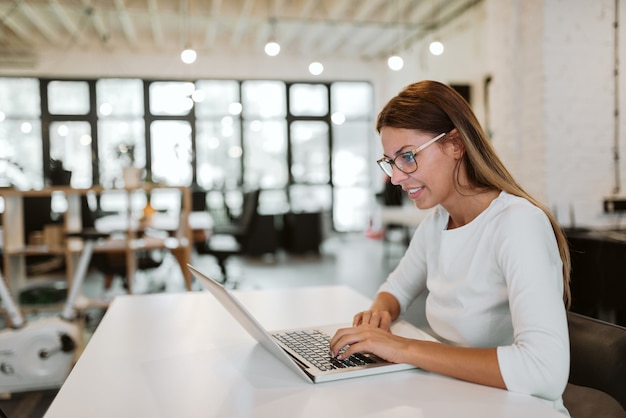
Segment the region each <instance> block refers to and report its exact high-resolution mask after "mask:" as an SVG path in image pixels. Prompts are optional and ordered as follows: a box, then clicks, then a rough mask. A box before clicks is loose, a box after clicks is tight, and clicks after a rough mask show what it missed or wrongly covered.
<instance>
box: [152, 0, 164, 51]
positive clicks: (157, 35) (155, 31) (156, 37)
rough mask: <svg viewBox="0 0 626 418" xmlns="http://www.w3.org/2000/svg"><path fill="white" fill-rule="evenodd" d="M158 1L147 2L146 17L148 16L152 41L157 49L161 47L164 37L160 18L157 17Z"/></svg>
mask: <svg viewBox="0 0 626 418" xmlns="http://www.w3.org/2000/svg"><path fill="white" fill-rule="evenodd" d="M157 1H158V0H148V15H149V16H150V31H151V32H152V40H153V41H154V44H155V45H156V46H157V47H158V46H160V45H163V43H164V39H165V37H164V36H163V27H162V26H161V18H160V17H159V5H158V3H157Z"/></svg>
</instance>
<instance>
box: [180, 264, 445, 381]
mask: <svg viewBox="0 0 626 418" xmlns="http://www.w3.org/2000/svg"><path fill="white" fill-rule="evenodd" d="M187 267H188V268H189V270H190V271H191V273H192V274H193V275H194V276H195V277H196V279H198V281H199V282H200V283H201V284H202V286H203V287H204V288H206V290H208V291H209V292H210V293H211V294H213V296H215V298H216V299H217V300H218V301H219V302H220V303H221V304H222V305H223V306H224V308H225V309H226V310H227V311H228V312H229V313H230V314H231V315H232V316H233V317H234V318H235V319H236V320H237V321H238V322H239V324H241V326H242V327H243V328H244V329H245V330H246V331H248V333H249V334H250V335H251V336H252V337H253V338H255V339H256V340H257V341H258V342H259V343H260V344H261V345H262V346H263V347H264V348H265V349H266V350H267V351H269V352H270V353H272V354H273V355H274V356H275V357H276V358H278V359H279V360H280V361H281V362H283V363H284V364H285V365H287V366H288V367H289V368H290V369H291V370H293V371H294V372H295V373H297V374H298V375H299V376H301V377H302V378H303V379H305V380H307V381H309V382H313V383H321V382H329V381H334V380H340V379H347V378H353V377H361V376H369V375H373V374H381V373H388V372H395V371H400V370H407V369H414V368H416V366H413V365H410V364H396V363H390V362H388V361H385V360H383V359H381V358H379V357H376V356H374V355H372V354H361V353H359V354H355V355H353V356H350V357H349V358H347V359H345V360H337V359H335V358H334V357H333V356H332V355H331V354H330V347H329V341H330V338H331V337H332V336H333V335H334V334H335V332H336V331H337V329H339V328H346V327H350V326H351V325H342V326H338V325H334V326H333V325H325V326H319V327H307V328H306V329H289V330H282V331H271V332H270V331H267V330H266V329H265V328H264V327H263V326H262V325H261V324H260V323H259V322H258V321H257V320H256V319H255V318H254V317H253V316H252V314H250V312H248V310H247V309H246V308H245V307H244V306H243V305H242V304H241V302H239V300H237V298H236V297H235V296H234V295H233V294H232V293H231V292H230V291H229V290H228V289H226V288H225V287H224V286H223V285H222V284H221V283H219V282H217V281H215V280H213V279H211V278H210V277H208V276H207V275H205V274H204V273H202V272H200V271H199V270H198V269H196V268H195V267H193V266H191V265H189V264H188V265H187ZM391 331H392V332H393V333H394V334H397V335H401V336H403V337H407V338H413V339H420V340H427V341H436V340H435V339H434V338H433V337H431V336H430V335H429V334H427V333H425V332H423V331H421V330H420V329H418V328H416V327H414V326H413V325H411V324H410V323H408V322H406V321H396V322H394V324H393V325H392V327H391Z"/></svg>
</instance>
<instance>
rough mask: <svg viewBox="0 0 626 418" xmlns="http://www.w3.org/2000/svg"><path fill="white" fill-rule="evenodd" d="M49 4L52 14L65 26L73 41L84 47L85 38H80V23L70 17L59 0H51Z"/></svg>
mask: <svg viewBox="0 0 626 418" xmlns="http://www.w3.org/2000/svg"><path fill="white" fill-rule="evenodd" d="M49 4H50V9H52V13H54V15H55V16H56V17H57V19H58V20H59V22H61V25H63V27H64V28H65V30H66V31H67V32H68V33H69V34H70V36H71V38H72V41H73V42H76V43H78V44H80V45H83V44H84V43H85V37H83V36H80V28H79V26H78V23H76V22H75V21H74V19H72V18H71V17H70V15H69V14H68V13H67V12H66V11H65V8H64V7H63V6H61V4H60V3H59V1H58V0H49Z"/></svg>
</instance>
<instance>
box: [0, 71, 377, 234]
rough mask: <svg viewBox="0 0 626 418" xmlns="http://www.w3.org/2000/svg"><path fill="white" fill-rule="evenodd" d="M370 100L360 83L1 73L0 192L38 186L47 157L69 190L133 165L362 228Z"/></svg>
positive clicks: (227, 195)
mask: <svg viewBox="0 0 626 418" xmlns="http://www.w3.org/2000/svg"><path fill="white" fill-rule="evenodd" d="M40 92H43V93H45V94H44V95H43V96H42V95H41V94H40ZM42 97H43V100H42V99H41V98H42ZM371 102H372V89H371V86H370V85H369V84H368V83H363V82H337V83H285V82H282V81H275V80H274V81H270V80H247V81H237V80H196V81H193V82H191V81H168V80H141V79H120V78H110V79H97V80H95V79H94V80H47V79H34V78H1V77H0V185H4V186H15V187H19V188H22V189H28V188H41V187H43V186H44V185H46V184H47V183H48V180H46V177H47V176H48V175H49V161H50V159H51V158H54V159H57V160H61V161H62V162H63V165H64V166H65V168H66V169H69V170H71V171H72V177H71V185H72V186H73V187H80V188H86V187H90V186H92V185H94V184H100V185H102V186H104V187H107V188H115V187H120V186H123V185H124V183H123V170H124V167H126V166H135V167H138V168H141V169H143V176H144V179H146V180H154V181H159V182H162V183H165V184H169V185H180V186H194V187H199V188H202V189H205V190H209V191H215V192H216V193H217V194H216V193H212V194H211V193H210V194H209V196H213V197H214V196H222V199H223V200H225V201H231V200H232V201H233V202H236V201H237V196H238V194H237V191H241V190H243V189H249V188H253V187H258V188H261V189H262V191H263V193H262V194H261V198H260V205H261V208H260V209H261V211H262V212H264V213H283V212H286V211H292V212H312V211H316V212H317V211H323V212H325V213H328V214H330V215H331V219H332V222H333V225H334V227H335V228H336V229H337V230H340V231H358V230H364V229H365V228H367V225H368V222H369V202H370V198H371V196H370V194H371V191H370V188H369V185H370V178H369V174H368V173H370V172H371V170H370V167H371V164H372V162H371V161H369V160H368V155H369V144H370V142H371V141H370V140H371V135H372V134H373V132H372V126H371V114H372V103H371ZM113 195H114V193H111V196H113ZM239 196H240V194H239ZM105 200H106V199H105ZM109 200H110V199H109ZM113 200H114V199H113ZM107 202H108V201H107ZM105 203H106V202H105ZM109 203H110V204H111V205H112V207H115V204H112V203H111V202H108V203H107V204H109Z"/></svg>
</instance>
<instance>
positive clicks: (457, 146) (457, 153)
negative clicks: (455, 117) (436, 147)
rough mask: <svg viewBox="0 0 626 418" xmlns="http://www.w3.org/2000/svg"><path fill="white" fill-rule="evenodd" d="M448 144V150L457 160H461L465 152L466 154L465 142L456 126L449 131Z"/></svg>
mask: <svg viewBox="0 0 626 418" xmlns="http://www.w3.org/2000/svg"><path fill="white" fill-rule="evenodd" d="M446 146H447V147H448V148H447V149H448V152H449V153H450V155H451V156H452V157H453V158H454V159H455V160H460V159H461V158H462V157H463V154H465V143H464V142H463V139H462V138H461V134H460V133H459V131H458V130H457V129H456V128H454V129H453V130H451V131H450V132H449V133H448V140H447V141H446Z"/></svg>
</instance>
